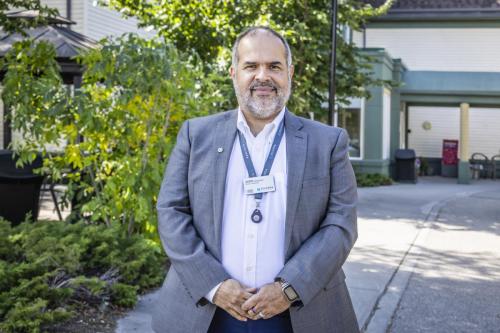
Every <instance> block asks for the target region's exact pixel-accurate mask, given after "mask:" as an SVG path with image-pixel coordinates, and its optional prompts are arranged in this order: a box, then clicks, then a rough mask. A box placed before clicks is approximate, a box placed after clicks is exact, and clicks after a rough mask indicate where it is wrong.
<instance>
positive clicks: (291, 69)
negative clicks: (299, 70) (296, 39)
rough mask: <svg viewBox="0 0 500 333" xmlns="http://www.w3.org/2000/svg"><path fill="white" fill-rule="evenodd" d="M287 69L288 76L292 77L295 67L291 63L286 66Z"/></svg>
mask: <svg viewBox="0 0 500 333" xmlns="http://www.w3.org/2000/svg"><path fill="white" fill-rule="evenodd" d="M288 70H289V71H290V78H293V73H295V67H293V65H290V66H288Z"/></svg>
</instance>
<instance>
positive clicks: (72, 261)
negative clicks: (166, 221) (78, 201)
mask: <svg viewBox="0 0 500 333" xmlns="http://www.w3.org/2000/svg"><path fill="white" fill-rule="evenodd" d="M165 263H166V257H165V255H164V254H163V252H162V250H161V248H160V247H159V246H158V245H157V244H156V243H155V242H153V241H152V240H148V239H146V238H145V237H144V236H141V235H132V236H127V233H126V231H125V230H123V228H120V226H119V225H116V226H112V227H106V226H104V225H102V224H99V225H94V224H88V223H84V222H79V223H75V224H68V223H65V222H59V221H58V222H52V221H44V222H35V223H28V222H24V223H22V224H20V225H19V226H17V227H14V228H12V227H11V226H10V224H9V223H8V222H6V221H4V220H2V219H1V218H0V332H39V331H40V330H42V329H43V327H44V326H45V325H50V324H54V323H57V322H60V321H63V320H65V319H68V318H70V317H71V316H72V315H73V314H74V313H75V312H76V311H80V310H82V309H81V307H99V308H102V307H103V306H106V305H107V304H111V305H114V306H117V307H132V306H133V305H134V304H135V302H136V300H137V294H138V293H141V292H144V291H145V290H147V289H150V288H153V287H156V286H159V285H160V283H161V281H162V280H163V277H164V276H165V268H166V265H165Z"/></svg>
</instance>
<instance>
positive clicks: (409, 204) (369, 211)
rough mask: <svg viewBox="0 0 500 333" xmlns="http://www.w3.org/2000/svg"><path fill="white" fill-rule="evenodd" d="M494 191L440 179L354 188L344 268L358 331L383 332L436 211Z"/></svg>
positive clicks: (486, 184) (484, 184)
mask: <svg viewBox="0 0 500 333" xmlns="http://www.w3.org/2000/svg"><path fill="white" fill-rule="evenodd" d="M494 189H496V190H500V183H498V182H496V183H495V182H494V181H487V180H481V181H476V182H473V183H472V184H470V185H458V184H457V183H456V179H447V178H440V177H425V178H421V179H419V182H418V183H417V184H416V185H414V184H396V185H393V186H388V187H377V188H363V189H359V197H360V202H359V213H358V214H359V219H358V228H359V238H358V241H357V243H356V245H355V247H354V248H353V250H352V251H351V254H350V256H349V258H348V261H347V263H346V264H345V265H344V269H345V270H346V275H347V285H348V287H349V290H350V292H351V297H352V300H353V303H354V307H355V310H356V314H357V316H358V323H359V326H360V328H362V330H364V331H366V332H369V333H375V332H386V331H387V329H388V327H389V325H390V324H391V320H392V317H393V314H394V312H395V311H396V308H397V306H398V304H399V302H400V299H401V297H402V295H403V292H404V291H405V289H406V286H407V284H408V280H409V278H410V276H411V274H412V272H413V270H414V267H415V264H416V262H417V261H418V260H419V254H420V253H419V252H420V251H421V249H422V248H423V246H422V245H423V244H424V243H425V241H426V239H427V236H428V232H429V226H430V224H431V223H432V222H433V221H434V220H435V219H436V218H437V217H438V213H439V212H440V211H441V209H443V208H444V207H447V205H448V204H449V203H450V202H452V201H453V200H455V199H456V198H464V197H469V196H470V195H473V194H477V193H482V192H486V191H492V190H494ZM475 204H477V203H475Z"/></svg>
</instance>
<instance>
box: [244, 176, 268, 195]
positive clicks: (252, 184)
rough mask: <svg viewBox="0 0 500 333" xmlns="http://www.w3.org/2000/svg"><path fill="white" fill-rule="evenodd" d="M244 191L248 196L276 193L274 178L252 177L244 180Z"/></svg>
mask: <svg viewBox="0 0 500 333" xmlns="http://www.w3.org/2000/svg"><path fill="white" fill-rule="evenodd" d="M243 189H244V192H245V194H246V195H252V194H257V193H266V192H274V191H276V187H275V186H274V176H272V175H269V176H263V177H252V178H245V179H244V180H243Z"/></svg>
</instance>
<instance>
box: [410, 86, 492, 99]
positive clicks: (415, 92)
mask: <svg viewBox="0 0 500 333" xmlns="http://www.w3.org/2000/svg"><path fill="white" fill-rule="evenodd" d="M401 94H407V95H435V96H475V97H496V98H500V91H472V90H439V91H436V90H413V89H412V90H410V89H404V88H402V89H401Z"/></svg>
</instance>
